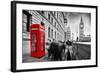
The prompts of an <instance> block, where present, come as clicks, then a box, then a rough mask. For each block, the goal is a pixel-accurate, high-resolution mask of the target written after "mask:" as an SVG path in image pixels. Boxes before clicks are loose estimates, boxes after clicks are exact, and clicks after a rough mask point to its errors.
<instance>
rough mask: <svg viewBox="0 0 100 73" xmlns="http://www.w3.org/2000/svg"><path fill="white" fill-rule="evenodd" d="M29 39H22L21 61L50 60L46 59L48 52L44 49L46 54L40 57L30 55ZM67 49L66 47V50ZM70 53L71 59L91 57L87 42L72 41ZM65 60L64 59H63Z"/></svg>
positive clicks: (89, 46)
mask: <svg viewBox="0 0 100 73" xmlns="http://www.w3.org/2000/svg"><path fill="white" fill-rule="evenodd" d="M29 43H30V42H29V40H23V49H22V62H23V63H28V62H46V61H50V60H49V59H48V53H47V50H46V55H45V56H44V57H42V58H39V59H38V58H34V57H31V56H30V44H29ZM67 50H68V49H66V51H67ZM69 51H70V53H71V54H72V60H86V59H90V58H91V45H87V44H77V43H74V44H73V45H72V46H70V48H69ZM64 60H66V59H64Z"/></svg>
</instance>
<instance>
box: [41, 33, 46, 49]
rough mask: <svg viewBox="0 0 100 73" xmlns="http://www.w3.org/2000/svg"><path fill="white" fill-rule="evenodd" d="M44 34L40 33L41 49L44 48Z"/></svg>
mask: <svg viewBox="0 0 100 73" xmlns="http://www.w3.org/2000/svg"><path fill="white" fill-rule="evenodd" d="M44 42H45V41H44V34H43V33H42V34H41V48H42V50H44V49H45V48H44Z"/></svg>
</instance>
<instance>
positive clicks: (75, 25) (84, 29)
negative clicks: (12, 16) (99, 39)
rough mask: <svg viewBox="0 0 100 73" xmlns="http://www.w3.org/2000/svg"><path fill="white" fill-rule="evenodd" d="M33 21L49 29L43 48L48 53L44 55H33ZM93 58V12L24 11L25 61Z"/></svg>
mask: <svg viewBox="0 0 100 73" xmlns="http://www.w3.org/2000/svg"><path fill="white" fill-rule="evenodd" d="M32 24H40V25H42V26H43V27H44V28H45V44H44V45H45V48H43V49H44V51H45V55H44V56H42V57H41V58H36V57H32V56H31V55H30V53H31V47H30V41H31V40H30V26H31V25H32ZM33 38H35V37H33ZM37 42H38V41H37ZM37 46H40V45H37ZM89 59H91V13H84V12H83V13H80V12H63V11H40V10H22V62H23V63H30V62H48V61H73V60H74V61H75V60H89Z"/></svg>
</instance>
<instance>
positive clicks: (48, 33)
mask: <svg viewBox="0 0 100 73" xmlns="http://www.w3.org/2000/svg"><path fill="white" fill-rule="evenodd" d="M48 37H50V27H49V28H48Z"/></svg>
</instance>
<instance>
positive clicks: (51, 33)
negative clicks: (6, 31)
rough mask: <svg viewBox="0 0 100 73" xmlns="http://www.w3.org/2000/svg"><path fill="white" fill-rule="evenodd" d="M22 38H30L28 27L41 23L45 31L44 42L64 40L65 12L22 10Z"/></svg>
mask: <svg viewBox="0 0 100 73" xmlns="http://www.w3.org/2000/svg"><path fill="white" fill-rule="evenodd" d="M22 14H23V16H22V19H23V21H22V26H23V29H22V30H23V33H22V34H23V39H30V32H29V27H30V26H31V25H32V24H43V25H44V27H45V32H46V42H52V41H54V40H56V41H64V40H65V37H66V36H65V31H66V28H65V26H66V25H67V18H66V13H64V12H58V11H37V10H23V11H22Z"/></svg>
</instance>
